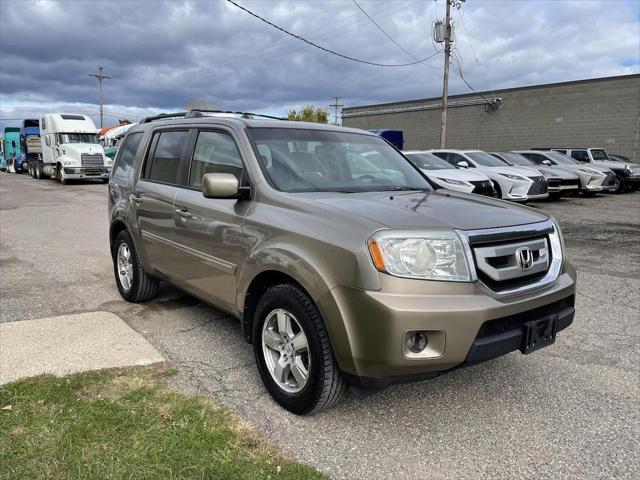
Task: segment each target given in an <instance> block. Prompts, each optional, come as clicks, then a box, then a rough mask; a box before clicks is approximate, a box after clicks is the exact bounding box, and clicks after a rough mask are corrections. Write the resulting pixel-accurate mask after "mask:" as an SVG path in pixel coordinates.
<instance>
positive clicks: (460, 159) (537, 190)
mask: <svg viewBox="0 0 640 480" xmlns="http://www.w3.org/2000/svg"><path fill="white" fill-rule="evenodd" d="M431 153H433V154H434V155H436V156H438V157H440V158H441V159H443V160H444V161H446V162H447V163H449V164H450V165H453V166H455V167H460V168H476V169H477V171H479V172H481V173H483V174H485V175H486V176H487V177H489V178H490V179H491V180H492V181H493V187H494V188H495V189H496V194H497V195H496V196H497V197H498V198H502V199H504V200H511V201H514V202H526V201H527V200H544V199H546V198H548V197H549V193H548V187H547V181H546V180H545V178H544V176H542V175H541V174H540V172H538V171H537V170H533V169H531V168H526V167H512V166H511V165H509V164H507V163H505V162H504V161H502V160H499V159H497V158H496V157H493V156H491V155H489V154H488V153H487V152H483V151H481V150H431Z"/></svg>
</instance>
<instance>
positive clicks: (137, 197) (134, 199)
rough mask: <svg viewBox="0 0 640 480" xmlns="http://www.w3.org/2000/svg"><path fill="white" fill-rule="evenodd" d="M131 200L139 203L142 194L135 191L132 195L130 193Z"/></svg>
mask: <svg viewBox="0 0 640 480" xmlns="http://www.w3.org/2000/svg"><path fill="white" fill-rule="evenodd" d="M131 200H133V201H134V202H136V203H137V204H141V203H142V201H143V200H144V198H142V195H138V194H137V193H134V194H133V195H131Z"/></svg>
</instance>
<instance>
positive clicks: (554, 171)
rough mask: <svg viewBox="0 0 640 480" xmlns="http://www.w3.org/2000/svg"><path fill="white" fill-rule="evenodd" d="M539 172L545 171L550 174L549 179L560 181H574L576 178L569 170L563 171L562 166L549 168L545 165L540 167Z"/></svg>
mask: <svg viewBox="0 0 640 480" xmlns="http://www.w3.org/2000/svg"><path fill="white" fill-rule="evenodd" d="M540 171H545V172H547V171H548V172H549V173H550V175H549V176H550V178H561V179H562V180H575V179H576V178H578V176H577V175H576V174H575V173H573V172H572V171H571V169H568V170H567V169H565V168H563V167H562V166H555V165H554V166H552V167H549V166H547V165H545V166H544V167H542V166H541V167H540Z"/></svg>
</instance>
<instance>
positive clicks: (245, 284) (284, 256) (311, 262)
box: [236, 245, 353, 370]
mask: <svg viewBox="0 0 640 480" xmlns="http://www.w3.org/2000/svg"><path fill="white" fill-rule="evenodd" d="M322 263H323V262H321V261H320V260H319V259H317V258H316V259H314V257H313V256H312V257H310V256H309V254H308V253H306V252H301V251H297V250H296V249H295V247H294V246H291V245H289V246H288V247H287V248H283V247H276V246H271V247H267V248H264V249H261V250H260V251H256V252H253V253H252V254H251V255H250V256H249V257H248V258H247V261H246V262H245V263H243V264H242V265H241V266H240V267H239V270H238V274H237V281H238V290H237V292H238V295H237V300H236V303H237V309H238V312H243V310H244V302H245V299H246V296H247V291H248V289H249V286H250V285H251V282H252V281H253V279H254V278H256V277H257V276H258V275H260V274H261V273H264V272H278V273H282V274H285V275H287V276H289V277H291V278H292V279H294V280H295V281H296V282H297V283H298V284H300V285H301V286H302V288H304V289H305V290H306V292H307V293H308V294H309V295H310V296H311V299H312V300H313V301H314V303H315V304H316V306H317V307H318V310H319V311H320V315H321V316H322V319H323V321H324V325H325V327H326V329H327V333H328V334H329V339H330V341H331V345H332V348H333V351H334V354H335V357H336V361H337V362H338V366H339V367H340V368H341V369H346V370H352V363H353V362H352V360H351V346H350V343H349V336H348V332H347V329H346V325H345V323H344V321H343V318H342V316H341V315H340V309H339V307H338V305H337V302H336V299H335V298H334V295H333V293H332V291H333V289H334V288H335V286H336V285H337V282H336V281H335V279H334V276H333V275H332V274H331V273H330V272H329V271H328V269H327V268H326V266H323V265H322ZM324 263H325V264H326V263H327V262H326V259H325V262H324Z"/></svg>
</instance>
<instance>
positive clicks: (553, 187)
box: [490, 152, 580, 198]
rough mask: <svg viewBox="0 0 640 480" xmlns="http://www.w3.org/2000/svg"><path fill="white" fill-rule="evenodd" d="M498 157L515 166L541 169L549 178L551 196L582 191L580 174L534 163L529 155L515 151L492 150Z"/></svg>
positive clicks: (555, 196)
mask: <svg viewBox="0 0 640 480" xmlns="http://www.w3.org/2000/svg"><path fill="white" fill-rule="evenodd" d="M490 153H491V155H493V156H494V157H496V158H499V159H501V160H504V161H505V162H506V163H508V164H509V165H513V166H514V167H528V168H533V169H535V170H537V171H539V172H540V173H541V174H542V175H544V178H546V179H547V186H548V189H549V196H550V197H551V198H560V197H562V196H563V195H569V194H571V193H578V192H579V191H580V179H579V178H578V175H577V174H575V173H574V172H570V171H569V170H565V169H562V168H553V167H550V166H547V165H538V164H537V163H533V161H531V160H529V159H528V158H527V157H525V156H523V155H520V154H519V153H515V152H490Z"/></svg>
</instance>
